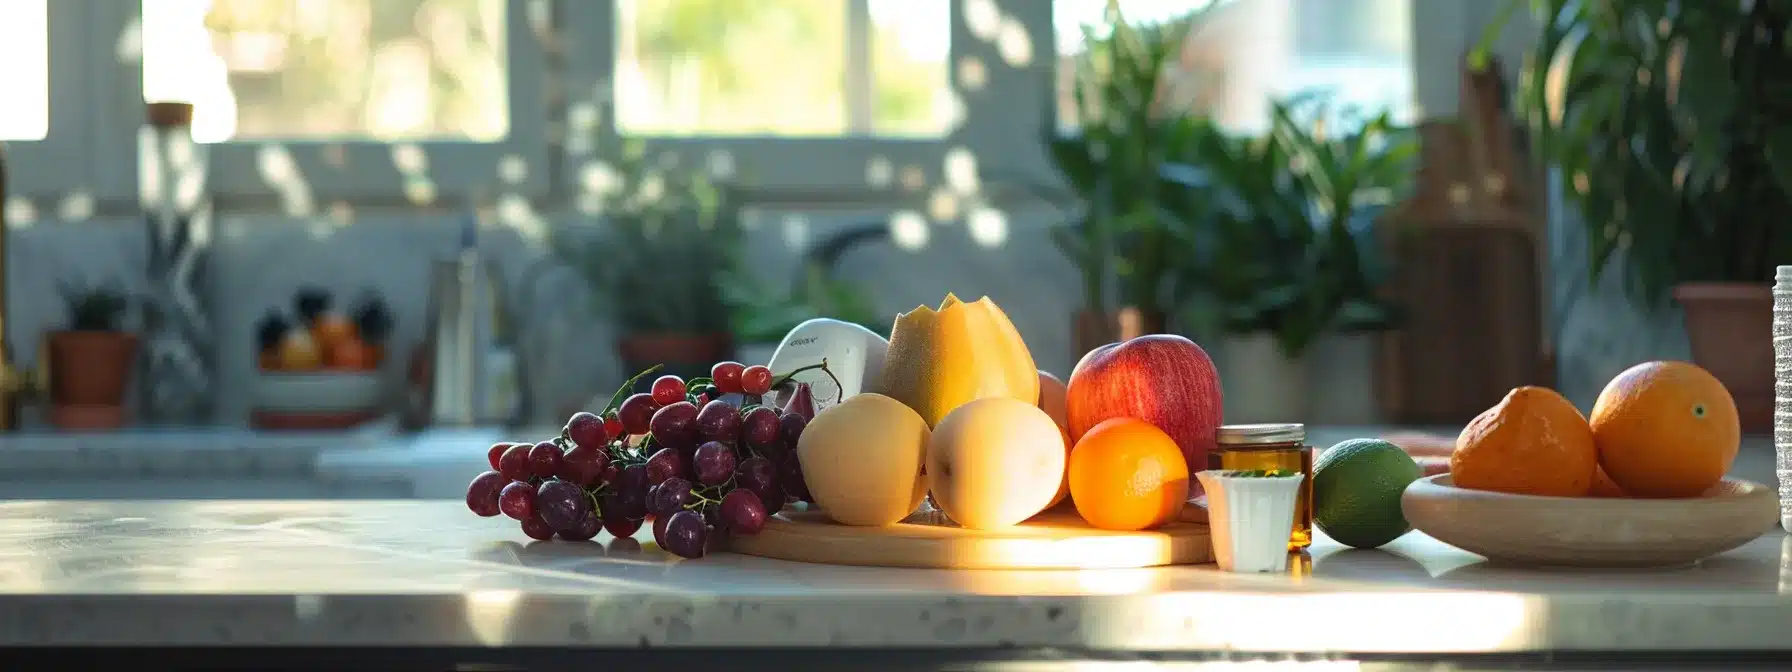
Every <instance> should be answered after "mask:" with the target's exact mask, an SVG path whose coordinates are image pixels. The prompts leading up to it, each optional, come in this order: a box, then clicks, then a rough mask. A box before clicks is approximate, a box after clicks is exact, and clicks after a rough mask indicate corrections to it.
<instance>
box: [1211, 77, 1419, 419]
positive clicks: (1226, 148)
mask: <svg viewBox="0 0 1792 672" xmlns="http://www.w3.org/2000/svg"><path fill="white" fill-rule="evenodd" d="M1272 115H1273V116H1272V119H1271V128H1270V132H1269V134H1268V135H1266V136H1263V137H1235V136H1231V135H1228V134H1226V133H1224V132H1221V131H1220V130H1218V129H1215V128H1212V127H1208V128H1207V129H1206V131H1205V132H1204V133H1203V134H1202V135H1201V137H1200V139H1199V141H1198V142H1197V143H1196V144H1194V145H1193V146H1192V147H1191V149H1190V150H1189V151H1188V153H1186V154H1185V155H1184V159H1185V160H1187V161H1190V162H1191V163H1192V164H1193V165H1192V166H1191V168H1193V169H1198V170H1199V171H1200V172H1201V173H1203V174H1204V175H1205V177H1206V183H1207V184H1208V185H1209V188H1210V190H1211V191H1210V193H1208V194H1207V195H1206V196H1204V197H1203V198H1211V199H1213V200H1212V202H1211V203H1209V202H1205V201H1204V202H1200V203H1196V204H1194V205H1193V207H1194V208H1196V209H1195V210H1194V211H1193V212H1190V213H1189V216H1188V217H1186V220H1187V221H1188V223H1189V225H1188V226H1185V227H1182V228H1179V229H1177V231H1178V234H1179V237H1180V238H1181V240H1182V242H1183V244H1184V246H1185V247H1186V253H1185V254H1183V255H1181V259H1182V262H1183V263H1182V264H1181V269H1180V270H1181V278H1180V281H1179V282H1178V283H1177V285H1176V286H1177V287H1178V288H1179V290H1180V296H1181V298H1182V303H1183V305H1185V306H1186V307H1187V308H1188V312H1187V314H1186V318H1187V319H1189V320H1190V322H1191V324H1193V325H1195V327H1196V328H1197V329H1200V328H1203V327H1204V328H1206V329H1209V330H1216V331H1219V332H1220V333H1223V334H1225V337H1224V340H1223V341H1222V343H1221V347H1220V356H1221V367H1222V370H1231V371H1237V372H1240V375H1229V376H1226V377H1225V380H1226V382H1227V389H1226V390H1225V394H1226V420H1227V422H1267V421H1273V420H1277V419H1286V418H1288V417H1290V415H1293V416H1295V417H1307V415H1308V412H1309V408H1310V405H1309V403H1308V402H1309V401H1310V400H1311V397H1312V396H1313V395H1312V394H1311V389H1310V388H1309V386H1308V381H1309V379H1310V377H1309V376H1308V375H1307V370H1308V368H1309V366H1311V364H1310V362H1309V361H1308V354H1309V352H1310V351H1311V350H1312V349H1313V348H1314V346H1316V345H1317V344H1319V343H1320V342H1321V340H1322V339H1323V338H1325V337H1327V336H1328V335H1335V334H1350V333H1360V332H1365V331H1373V330H1376V329H1381V328H1384V327H1386V326H1387V325H1388V324H1389V322H1390V320H1391V310H1390V307H1389V306H1387V305H1386V304H1385V303H1384V302H1383V301H1381V300H1380V299H1379V298H1378V297H1377V296H1376V290H1377V289H1378V288H1379V286H1380V285H1381V283H1382V282H1383V280H1384V279H1385V278H1386V269H1385V268H1384V267H1383V265H1382V263H1381V261H1380V255H1379V254H1377V252H1378V246H1377V245H1376V243H1375V222H1374V216H1373V212H1374V210H1375V209H1376V206H1377V204H1378V203H1385V202H1386V200H1388V199H1389V198H1391V195H1392V193H1393V192H1395V191H1397V190H1400V189H1403V188H1404V187H1405V186H1406V185H1407V184H1408V183H1409V182H1410V180H1411V164H1412V158H1413V156H1414V154H1415V153H1416V151H1417V145H1416V143H1414V142H1413V141H1412V140H1411V139H1410V136H1409V135H1408V134H1406V133H1405V132H1403V131H1402V130H1400V129H1397V128H1396V127H1395V126H1394V124H1393V122H1392V120H1391V119H1390V117H1389V115H1388V114H1387V113H1385V112H1383V113H1380V114H1376V115H1372V116H1362V115H1359V114H1357V113H1356V112H1355V111H1353V110H1349V109H1337V110H1335V109H1333V108H1332V107H1331V106H1329V105H1327V104H1326V103H1325V102H1324V100H1323V99H1322V98H1318V97H1312V96H1306V97H1299V98H1296V99H1293V100H1290V101H1282V102H1277V103H1275V104H1274V105H1273V106H1272ZM1328 127H1336V128H1329V129H1328ZM1216 205H1217V207H1215V206H1216ZM1187 208H1188V206H1181V209H1184V210H1187ZM1352 356H1354V357H1357V358H1360V359H1362V360H1363V361H1362V362H1361V363H1360V365H1359V366H1357V367H1356V368H1359V369H1361V371H1362V372H1361V373H1360V374H1357V375H1354V376H1348V378H1351V379H1352V380H1353V381H1354V382H1355V383H1356V384H1358V385H1360V386H1361V389H1360V390H1356V391H1354V392H1341V393H1333V394H1327V395H1324V396H1325V397H1326V398H1323V399H1320V400H1319V401H1322V402H1324V403H1325V404H1332V405H1336V404H1354V405H1355V406H1360V407H1361V409H1362V410H1359V411H1357V412H1356V413H1355V415H1357V416H1366V415H1372V412H1373V407H1372V406H1369V405H1367V404H1365V403H1363V402H1364V401H1365V400H1367V399H1370V398H1372V395H1371V394H1370V389H1369V385H1370V381H1371V378H1370V375H1369V369H1370V367H1369V365H1368V359H1369V357H1370V356H1371V350H1370V348H1369V347H1368V341H1367V340H1362V341H1361V344H1360V347H1358V348H1355V349H1354V353H1353V354H1352ZM1327 364H1328V365H1331V366H1339V365H1340V364H1339V363H1338V362H1336V361H1328V362H1327ZM1332 377H1334V376H1325V377H1322V379H1323V378H1332ZM1332 397H1337V398H1336V399H1334V398H1332ZM1337 415H1338V414H1336V413H1334V417H1336V416H1337ZM1344 415H1350V414H1344ZM1367 419H1369V418H1367V417H1351V418H1349V420H1350V421H1360V420H1367Z"/></svg>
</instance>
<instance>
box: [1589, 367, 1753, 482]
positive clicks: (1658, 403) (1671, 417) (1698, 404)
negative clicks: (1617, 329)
mask: <svg viewBox="0 0 1792 672" xmlns="http://www.w3.org/2000/svg"><path fill="white" fill-rule="evenodd" d="M1592 425H1593V439H1594V441H1596V442H1597V443H1598V446H1599V464H1600V466H1602V467H1604V468H1605V473H1608V474H1611V477H1612V482H1614V483H1616V484H1617V485H1618V487H1620V488H1622V489H1623V490H1624V492H1625V493H1626V494H1629V495H1630V496H1632V497H1697V496H1699V495H1701V494H1704V492H1705V491H1706V490H1709V489H1711V486H1714V485H1717V483H1718V482H1719V481H1722V480H1723V478H1724V474H1726V473H1728V472H1729V471H1730V464H1731V463H1733V462H1735V461H1736V449H1737V448H1738V447H1740V446H1741V445H1742V426H1741V424H1740V423H1739V422H1738V420H1737V418H1736V401H1735V399H1732V398H1731V397H1730V391H1729V390H1728V389H1725V388H1724V385H1723V383H1721V382H1718V380H1717V378H1716V377H1715V376H1712V375H1711V374H1710V373H1709V372H1707V371H1705V370H1704V369H1701V368H1699V367H1697V366H1694V365H1692V364H1688V363H1686V362H1647V363H1643V364H1638V365H1636V366H1633V367H1630V368H1629V369H1627V370H1625V371H1624V372H1623V373H1620V374H1618V377H1616V378H1613V379H1612V382H1610V383H1607V384H1606V386H1605V390H1604V391H1602V392H1600V393H1599V400H1598V401H1596V402H1594V403H1593V417H1592Z"/></svg>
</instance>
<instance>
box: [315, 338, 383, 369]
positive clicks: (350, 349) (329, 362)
mask: <svg viewBox="0 0 1792 672" xmlns="http://www.w3.org/2000/svg"><path fill="white" fill-rule="evenodd" d="M324 365H325V366H327V367H329V368H332V369H340V370H344V371H366V370H369V369H373V368H377V367H378V366H379V362H378V361H376V360H375V359H374V351H373V348H371V347H368V345H367V344H366V343H363V342H361V339H358V338H357V339H350V340H346V341H339V342H336V343H331V344H330V346H329V348H328V349H326V350H324Z"/></svg>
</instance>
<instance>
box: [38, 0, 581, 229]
mask: <svg viewBox="0 0 1792 672" xmlns="http://www.w3.org/2000/svg"><path fill="white" fill-rule="evenodd" d="M89 2H93V3H95V4H98V5H102V7H100V8H99V9H101V10H102V11H101V14H102V16H100V17H97V20H96V21H94V22H93V24H92V25H93V26H94V29H95V30H96V31H97V34H98V35H100V36H112V39H114V40H115V39H116V36H120V35H127V34H128V32H127V31H133V30H140V25H141V18H142V16H141V9H142V3H141V2H140V1H139V0H88V2H70V1H69V0H62V1H61V2H53V3H52V4H89ZM546 2H547V0H505V12H506V13H505V30H506V35H505V39H506V44H505V50H506V52H507V56H506V59H507V60H506V79H507V82H508V86H509V94H508V95H509V105H510V109H509V118H510V129H509V132H508V133H507V134H506V135H505V137H504V138H503V139H502V140H499V141H496V142H472V141H454V140H422V141H417V142H390V141H381V140H371V139H343V140H311V139H267V140H259V139H258V140H232V141H226V142H220V143H214V144H209V145H207V146H206V147H207V148H208V149H207V152H208V158H209V163H210V166H209V171H208V175H207V187H208V189H209V192H210V194H211V196H212V197H213V198H214V199H216V200H220V201H225V202H267V201H277V200H278V193H279V192H278V191H277V190H276V189H275V188H274V186H273V185H270V184H268V183H267V181H266V180H265V179H264V178H263V177H262V175H261V171H260V169H259V165H260V160H259V157H258V155H259V153H260V152H261V151H262V150H263V149H264V148H269V147H275V148H280V149H284V150H285V151H286V153H287V154H288V155H289V156H290V157H291V159H292V163H293V167H294V169H295V170H296V171H297V172H298V174H300V175H303V176H305V181H306V184H307V185H308V186H309V187H310V191H311V197H312V202H313V203H314V204H315V205H316V207H318V208H319V209H321V208H322V207H324V206H325V205H326V204H328V203H332V202H349V203H391V204H395V205H403V204H406V203H407V201H406V200H405V196H404V185H405V180H404V177H403V175H402V174H401V173H400V171H399V169H398V167H397V165H396V164H395V162H394V160H393V150H394V148H396V147H399V146H402V145H414V146H416V147H417V148H419V149H421V150H422V151H423V155H424V156H425V157H426V158H427V159H428V162H429V163H428V165H429V173H428V175H429V177H430V180H431V182H432V186H433V187H434V197H433V199H431V202H429V203H411V205H436V204H443V203H455V202H460V203H466V202H468V201H469V200H472V199H478V200H480V201H482V202H483V201H486V200H490V199H495V198H497V197H498V196H499V195H500V194H503V195H521V196H524V197H528V198H535V197H540V196H544V195H546V194H547V192H548V189H549V185H550V183H551V182H552V180H551V178H550V176H549V171H550V168H551V166H550V165H549V161H548V158H549V156H550V144H549V137H548V132H547V127H548V122H549V120H550V119H551V118H552V114H551V110H550V109H549V105H548V101H547V92H548V78H549V77H550V73H548V72H547V68H546V63H547V51H548V47H547V45H546V44H545V41H546V38H544V36H543V35H542V34H541V33H540V32H538V30H537V22H536V21H534V20H533V19H532V17H531V13H532V7H531V5H535V4H541V3H546ZM546 8H547V9H550V10H551V9H552V6H551V5H547V6H546ZM106 9H110V10H111V11H104V10H106ZM534 11H539V10H538V9H537V10H534ZM101 43H103V42H101ZM118 60H119V59H113V61H114V64H112V65H111V67H108V68H105V69H106V70H108V71H107V72H104V73H101V76H100V77H97V78H96V79H97V80H98V81H105V82H108V83H109V84H110V85H109V86H107V87H106V89H108V91H100V92H95V93H96V95H98V96H102V98H101V100H106V99H107V98H110V99H111V100H106V102H108V103H116V104H108V105H104V106H102V107H103V109H104V110H107V112H105V113H103V114H102V115H101V120H100V123H99V124H98V126H99V128H97V129H96V133H95V136H96V138H98V142H99V146H100V147H110V148H118V147H131V148H132V150H133V154H135V148H136V147H137V146H138V135H139V133H140V131H141V129H142V126H143V116H142V115H143V112H142V111H143V104H144V102H145V101H143V64H142V59H141V58H135V59H131V62H128V63H122V62H117V61H118ZM510 159H520V160H521V161H522V165H523V166H524V168H525V172H524V174H523V175H522V178H521V179H520V180H514V181H513V180H505V179H502V178H501V176H500V174H499V167H500V165H501V164H503V163H506V162H507V160H510ZM100 183H101V184H102V185H103V187H104V188H105V189H106V193H107V195H109V196H111V197H114V198H130V199H135V198H136V193H137V186H136V185H137V163H136V161H129V162H108V163H105V164H103V165H102V167H101V179H100ZM295 214H296V213H295Z"/></svg>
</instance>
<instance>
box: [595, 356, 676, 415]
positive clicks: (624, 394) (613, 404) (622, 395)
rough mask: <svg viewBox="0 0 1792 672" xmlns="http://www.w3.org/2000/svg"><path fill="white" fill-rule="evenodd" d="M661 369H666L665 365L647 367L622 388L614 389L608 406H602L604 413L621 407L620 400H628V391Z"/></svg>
mask: <svg viewBox="0 0 1792 672" xmlns="http://www.w3.org/2000/svg"><path fill="white" fill-rule="evenodd" d="M663 368H666V365H664V364H655V365H653V366H649V367H647V370H646V371H642V372H640V373H637V374H635V377H633V378H630V379H628V382H625V383H623V384H622V387H619V388H616V394H613V395H610V403H609V404H608V405H606V406H604V413H609V412H610V411H614V410H616V409H617V408H618V407H620V406H622V400H624V399H627V398H628V394H629V391H631V390H633V389H635V385H636V384H638V383H640V382H641V381H642V380H643V379H645V378H647V377H648V376H651V375H653V374H655V373H657V372H659V370H660V369H663ZM600 415H601V414H600Z"/></svg>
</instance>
